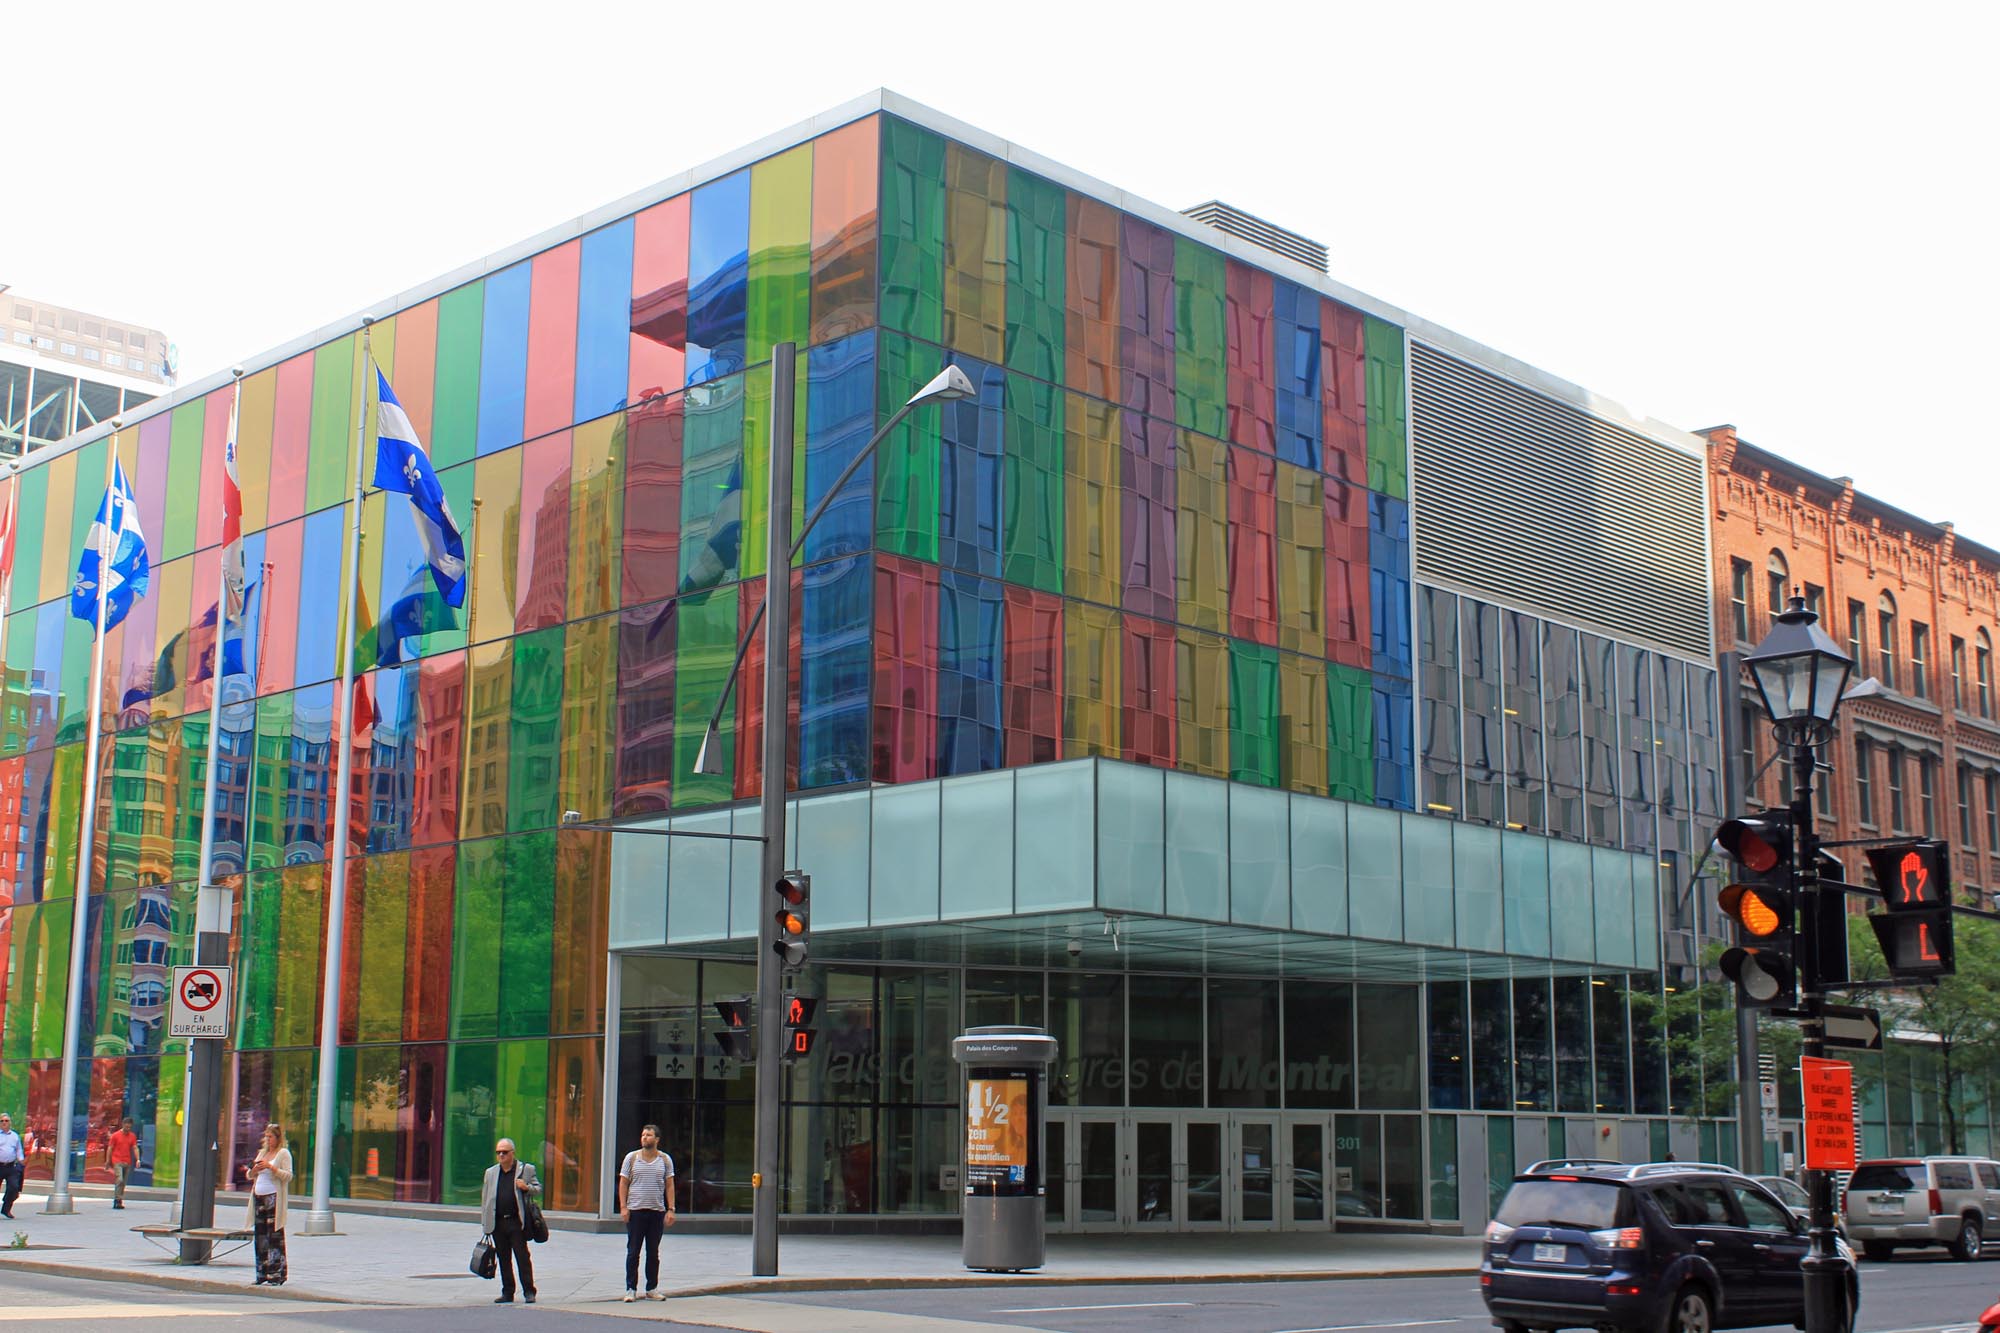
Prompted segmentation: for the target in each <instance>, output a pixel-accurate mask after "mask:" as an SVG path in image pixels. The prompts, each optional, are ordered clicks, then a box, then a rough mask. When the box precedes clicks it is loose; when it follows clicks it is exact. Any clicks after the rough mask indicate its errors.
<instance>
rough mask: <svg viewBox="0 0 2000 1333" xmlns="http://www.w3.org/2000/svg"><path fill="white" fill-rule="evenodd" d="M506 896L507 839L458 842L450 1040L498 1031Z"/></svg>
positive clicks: (492, 1033)
mask: <svg viewBox="0 0 2000 1333" xmlns="http://www.w3.org/2000/svg"><path fill="white" fill-rule="evenodd" d="M506 892H507V860H506V847H505V840H504V839H500V838H485V839H481V840H480V841H478V842H463V843H460V844H459V846H458V881H457V887H456V891H455V893H454V894H453V897H452V939H451V960H452V961H451V1035H452V1036H453V1037H457V1038H462V1037H491V1036H495V1035H496V1034H498V1032H499V1031H500V941H501V938H502V931H503V927H504V923H505V918H504V916H503V909H504V905H505V904H504V899H505V896H506ZM487 1146H488V1147H489V1148H490V1147H491V1146H492V1145H491V1144H488V1145H487Z"/></svg>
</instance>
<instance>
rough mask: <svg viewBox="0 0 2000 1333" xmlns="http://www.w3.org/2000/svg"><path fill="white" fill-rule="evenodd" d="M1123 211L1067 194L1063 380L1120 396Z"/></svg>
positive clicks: (1099, 393)
mask: <svg viewBox="0 0 2000 1333" xmlns="http://www.w3.org/2000/svg"><path fill="white" fill-rule="evenodd" d="M1122 216H1123V215H1122V214H1121V213H1120V212H1119V211H1118V210H1117V209H1115V208H1113V207H1112V206H1111V205H1109V204H1104V203H1099V202H1098V201H1097V200H1095V199H1091V198H1088V197H1087V196H1085V195H1081V194H1072V195H1070V197H1069V264H1068V269H1069V273H1068V285H1069V301H1068V306H1069V317H1068V318H1069V324H1068V329H1067V335H1068V336H1067V339H1066V341H1067V343H1068V352H1069V359H1068V365H1067V367H1066V369H1065V380H1066V382H1067V383H1068V385H1069V387H1070V388H1072V389H1079V390H1081V391H1083V392H1084V393H1087V394H1089V395H1091V396H1092V397H1094V398H1104V399H1108V400H1110V401H1112V402H1116V401H1118V399H1119V397H1120V394H1119V389H1120V388H1121V386H1120V384H1119V382H1118V342H1119V337H1120V334H1121V332H1122V331H1121V329H1120V328H1119V323H1118V279H1119V271H1118V230H1119V219H1120V218H1121V217H1122Z"/></svg>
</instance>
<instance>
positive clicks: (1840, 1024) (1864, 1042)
mask: <svg viewBox="0 0 2000 1333" xmlns="http://www.w3.org/2000/svg"><path fill="white" fill-rule="evenodd" d="M1826 1044H1827V1045H1829V1046H1842V1047H1846V1048H1847V1049H1849V1050H1855V1051H1879V1050H1881V1049H1882V1015H1881V1013H1880V1012H1878V1011H1877V1010H1874V1009H1862V1008H1858V1007H1845V1006H1836V1005H1828V1006H1827V1010H1826Z"/></svg>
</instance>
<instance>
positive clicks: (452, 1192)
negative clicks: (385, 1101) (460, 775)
mask: <svg viewBox="0 0 2000 1333" xmlns="http://www.w3.org/2000/svg"><path fill="white" fill-rule="evenodd" d="M462 856H463V853H461V858H462ZM463 864H464V863H463V860H462V859H461V862H460V865H461V867H462V866H463ZM459 882H460V883H461V884H462V883H464V880H463V878H461V879H460V881H459ZM499 1055H500V1048H499V1047H498V1046H495V1045H493V1044H491V1043H490V1042H479V1043H473V1042H461V1043H455V1044H454V1045H453V1046H452V1047H451V1058H450V1061H449V1063H448V1065H447V1068H446V1073H445V1087H446V1094H445V1124H444V1189H443V1196H444V1197H443V1202H445V1203H455V1204H460V1205H463V1206H467V1207H477V1206H478V1204H479V1196H480V1189H481V1185H482V1182H483V1181H484V1180H485V1178H486V1168H487V1167H489V1166H491V1165H492V1164H493V1143H494V1140H496V1139H497V1138H499V1137H500V1135H501V1133H502V1132H507V1133H512V1131H511V1130H509V1131H501V1130H499V1129H498V1128H497V1124H498V1112H499V1107H498V1106H497V1105H496V1104H495V1101H496V1099H495V1097H494V1085H495V1082H496V1079H495V1073H496V1071H497V1070H498V1067H499ZM519 1137H520V1136H519V1135H515V1138H516V1139H517V1140H518V1139H519ZM536 1165H537V1166H539V1165H541V1163H539V1162H537V1163H536Z"/></svg>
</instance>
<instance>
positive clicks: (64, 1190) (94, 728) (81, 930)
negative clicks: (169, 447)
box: [42, 418, 124, 1215]
mask: <svg viewBox="0 0 2000 1333" xmlns="http://www.w3.org/2000/svg"><path fill="white" fill-rule="evenodd" d="M123 424H124V423H123V422H122V421H120V420H117V419H115V418H114V419H113V421H112V422H111V447H110V448H109V449H108V450H106V451H105V459H104V494H105V496H106V497H107V498H106V500H105V502H104V507H105V510H106V513H105V521H104V522H103V523H100V524H98V526H97V639H96V642H95V643H94V644H93V646H92V648H91V654H90V732H89V740H88V741H87V742H86V744H85V748H84V754H83V832H82V834H81V836H80V837H79V839H78V842H77V850H76V896H75V897H74V898H72V899H71V900H70V902H71V906H72V915H71V917H70V927H69V1003H68V1006H67V1008H66V1009H65V1010H64V1012H63V1062H62V1094H61V1098H60V1100H58V1101H57V1102H56V1160H55V1180H54V1182H53V1183H52V1184H51V1186H50V1187H49V1201H48V1203H47V1204H46V1205H44V1206H43V1208H42V1211H43V1212H44V1213H49V1214H55V1215H63V1214H68V1213H74V1212H75V1211H76V1200H74V1199H73V1198H71V1197H70V1192H69V1159H70V1140H71V1139H72V1138H73V1137H74V1136H75V1132H76V1124H75V1122H76V1109H75V1108H76V1047H77V1043H78V1042H79V1041H80V1040H81V1039H82V1036H83V1033H82V1031H81V1028H82V1024H83V953H84V942H85V940H86V938H87V937H88V936H89V934H90V852H91V845H92V843H94V842H95V841H96V839H97V747H98V744H99V739H100V737H101V736H102V734H103V720H102V714H103V712H104V709H103V702H104V700H103V694H104V615H105V610H106V608H107V607H108V606H109V605H110V602H111V599H110V598H109V597H108V596H106V587H107V585H108V584H109V583H110V581H111V552H110V551H109V549H108V547H109V544H110V537H111V526H112V522H111V521H112V517H113V515H112V514H111V512H110V510H111V505H110V502H109V496H110V494H111V477H112V469H113V468H115V467H116V466H117V464H118V431H119V429H120V427H121V426H123ZM86 1114H87V1113H86ZM84 1135H85V1139H86V1141H87V1140H88V1138H89V1126H88V1125H86V1126H85V1127H84Z"/></svg>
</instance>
